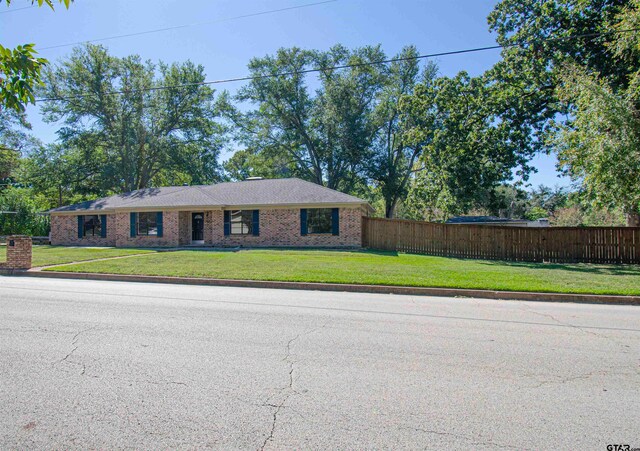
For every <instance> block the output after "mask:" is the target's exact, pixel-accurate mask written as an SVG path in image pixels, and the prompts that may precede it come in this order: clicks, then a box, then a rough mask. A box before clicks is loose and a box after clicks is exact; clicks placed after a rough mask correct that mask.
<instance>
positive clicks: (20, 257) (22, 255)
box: [0, 235, 31, 269]
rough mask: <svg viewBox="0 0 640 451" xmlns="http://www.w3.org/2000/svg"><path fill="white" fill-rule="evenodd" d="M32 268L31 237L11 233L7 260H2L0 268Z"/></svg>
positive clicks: (8, 239)
mask: <svg viewBox="0 0 640 451" xmlns="http://www.w3.org/2000/svg"><path fill="white" fill-rule="evenodd" d="M29 268H31V237H30V236H26V235H10V236H8V237H7V260H6V261H4V262H0V269H29Z"/></svg>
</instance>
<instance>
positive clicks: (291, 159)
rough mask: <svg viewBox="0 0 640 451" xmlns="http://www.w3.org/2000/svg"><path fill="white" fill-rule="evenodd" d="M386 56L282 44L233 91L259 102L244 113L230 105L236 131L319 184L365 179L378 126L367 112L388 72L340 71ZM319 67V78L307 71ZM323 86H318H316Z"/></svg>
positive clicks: (375, 50)
mask: <svg viewBox="0 0 640 451" xmlns="http://www.w3.org/2000/svg"><path fill="white" fill-rule="evenodd" d="M382 59H384V54H383V53H382V51H381V50H380V48H379V47H363V48H359V49H355V50H353V51H350V50H348V49H346V48H345V47H343V46H339V45H338V46H335V47H332V48H331V49H330V50H329V51H326V52H318V51H307V50H302V49H299V48H291V49H280V50H279V51H278V52H277V53H276V54H275V55H273V56H266V57H263V58H254V59H253V60H251V62H250V64H249V71H250V74H251V76H253V77H254V78H253V79H252V80H251V82H250V83H249V84H248V85H247V86H245V87H243V88H241V89H240V90H239V92H238V94H237V95H236V96H235V100H236V101H237V102H244V103H247V104H250V105H253V106H254V109H251V110H250V111H248V112H246V113H242V112H240V111H239V110H238V109H236V108H234V107H232V106H231V105H230V103H229V102H228V103H227V115H228V117H229V118H230V120H231V121H232V122H233V124H234V125H235V126H236V127H237V129H238V134H237V137H236V138H237V139H238V140H239V141H240V142H242V143H243V144H245V145H246V146H247V148H250V149H253V152H254V153H255V154H256V155H262V156H263V157H264V159H265V160H268V159H271V158H276V156H277V158H278V160H280V161H285V162H286V164H292V165H294V167H295V172H296V173H298V174H300V175H301V176H302V177H303V178H305V179H307V180H309V181H312V182H314V183H318V184H323V185H326V186H328V187H329V188H334V189H340V190H343V191H349V190H351V189H352V188H353V187H354V186H355V185H356V184H357V183H358V179H359V178H360V177H361V173H362V170H363V163H364V159H365V156H366V155H367V152H368V150H369V147H370V145H371V142H372V139H373V135H374V133H375V126H374V124H373V122H372V121H371V120H369V119H368V118H369V116H370V115H371V114H372V111H373V108H374V101H375V98H376V95H377V93H378V91H379V88H380V84H381V79H382V74H381V70H380V67H379V66H378V65H362V66H356V67H350V68H345V69H334V67H335V66H339V65H345V64H361V63H370V62H376V61H380V60H382ZM311 68H321V69H322V70H321V72H320V73H319V74H318V76H317V79H314V80H310V76H309V75H307V74H305V71H307V70H308V69H311ZM312 83H316V84H317V86H318V87H317V89H316V90H315V92H314V91H312V89H311V84H312Z"/></svg>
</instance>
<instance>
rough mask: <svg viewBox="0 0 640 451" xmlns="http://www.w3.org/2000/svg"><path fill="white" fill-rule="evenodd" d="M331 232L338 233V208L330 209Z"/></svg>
mask: <svg viewBox="0 0 640 451" xmlns="http://www.w3.org/2000/svg"><path fill="white" fill-rule="evenodd" d="M331 234H332V235H340V209H339V208H332V209H331Z"/></svg>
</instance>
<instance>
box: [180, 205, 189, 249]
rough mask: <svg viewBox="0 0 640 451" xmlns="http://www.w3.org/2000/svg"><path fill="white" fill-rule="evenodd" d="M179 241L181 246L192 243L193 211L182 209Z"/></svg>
mask: <svg viewBox="0 0 640 451" xmlns="http://www.w3.org/2000/svg"><path fill="white" fill-rule="evenodd" d="M178 228H179V232H178V234H179V238H178V239H179V243H180V246H186V245H188V244H191V212H190V211H181V212H179V215H178Z"/></svg>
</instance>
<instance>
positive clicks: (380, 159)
mask: <svg viewBox="0 0 640 451" xmlns="http://www.w3.org/2000/svg"><path fill="white" fill-rule="evenodd" d="M417 56H418V51H417V50H416V48H415V47H406V48H405V49H403V50H402V52H401V53H400V54H399V55H397V57H396V59H398V60H397V61H394V62H392V63H391V64H389V65H388V66H385V67H384V68H383V69H382V74H383V80H382V85H381V88H380V91H379V93H378V98H377V102H376V106H375V108H374V111H373V115H372V117H371V121H372V122H373V124H375V127H376V133H375V135H374V139H373V141H372V144H371V148H370V154H371V156H370V157H369V158H368V159H367V165H366V167H367V171H366V172H367V175H368V177H369V179H370V180H371V181H372V182H373V183H374V185H375V186H376V187H377V188H378V189H379V190H380V193H381V194H382V197H383V199H384V214H385V217H387V218H392V217H393V216H394V214H395V210H396V207H397V205H398V202H400V200H401V199H403V198H404V197H405V196H406V194H407V191H408V186H409V182H410V179H411V176H412V174H413V173H414V169H415V165H416V162H417V160H418V158H419V157H420V155H421V153H422V150H423V148H424V145H425V143H424V142H416V141H411V140H410V139H408V137H407V136H406V133H405V131H406V129H407V128H410V127H412V126H413V125H415V124H416V123H417V122H425V121H426V122H428V121H430V120H432V118H431V117H430V116H429V115H428V113H426V112H425V111H422V112H421V113H422V115H421V116H420V117H413V116H412V115H406V114H405V115H403V114H402V111H401V108H400V106H401V101H402V99H403V98H404V97H406V96H410V95H412V94H413V93H414V89H415V87H416V85H417V84H418V83H419V82H421V83H423V84H431V83H433V80H434V79H435V78H436V75H437V67H436V65H435V64H433V63H430V64H428V65H427V66H426V67H425V68H424V70H423V71H422V74H421V71H420V64H419V60H418V59H417V58H416V57H417ZM425 113H426V114H425Z"/></svg>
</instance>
